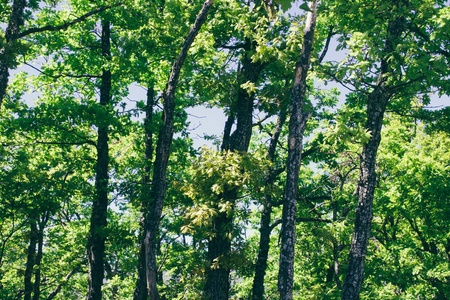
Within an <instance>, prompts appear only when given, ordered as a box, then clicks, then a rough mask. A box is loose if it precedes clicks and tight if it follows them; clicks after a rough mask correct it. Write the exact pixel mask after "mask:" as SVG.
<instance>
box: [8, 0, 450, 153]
mask: <svg viewBox="0 0 450 300" xmlns="http://www.w3.org/2000/svg"><path fill="white" fill-rule="evenodd" d="M302 3H303V1H297V2H296V3H295V4H294V5H293V7H292V8H291V9H290V10H289V11H288V12H287V13H288V14H290V15H298V14H303V13H304V12H303V11H302V10H300V9H299V8H298V7H299V6H300V4H302ZM5 27H6V24H0V28H2V29H3V30H4V29H5ZM336 45H337V41H336V40H332V42H331V44H330V47H329V51H328V53H327V55H326V57H325V61H326V60H331V59H330V58H332V60H334V61H340V60H342V59H343V58H345V56H346V53H345V52H344V51H336ZM299 55H300V53H299ZM33 64H34V65H35V67H37V68H39V61H38V60H37V61H35V62H33ZM18 71H26V72H28V73H29V74H30V75H37V74H38V72H37V71H36V70H35V69H33V68H31V67H29V66H26V65H22V66H21V67H19V68H18V69H17V70H12V71H10V73H11V77H10V80H11V79H13V77H14V74H17V72H18ZM315 85H316V87H317V88H321V89H331V88H333V87H337V88H338V89H339V90H340V91H341V101H340V105H342V103H344V100H345V94H346V93H348V90H347V89H346V88H344V87H343V86H341V85H340V84H337V83H328V84H327V85H326V86H325V85H324V84H323V82H322V83H321V82H315ZM135 86H136V85H135V84H134V85H131V86H130V91H131V95H130V96H129V98H131V99H134V100H143V99H145V91H144V90H143V89H142V88H140V87H137V88H136V87H135ZM37 96H38V93H31V94H29V95H26V96H25V101H26V102H27V103H28V104H32V102H33V101H34V100H35V99H36V98H37ZM431 98H432V102H431V104H430V105H429V106H428V107H429V109H440V108H443V107H445V106H449V105H450V98H449V97H448V96H443V97H440V98H439V97H438V96H437V95H433V96H432V97H431ZM187 113H188V121H189V123H190V125H189V127H188V132H189V133H190V136H191V138H192V139H193V142H194V147H195V148H199V147H201V146H203V145H206V146H208V147H215V146H213V142H212V141H208V140H205V139H204V136H205V135H215V136H217V137H219V138H220V137H221V135H222V133H223V128H224V124H225V121H226V116H225V114H224V112H223V110H221V109H219V108H206V107H203V106H198V107H194V108H189V109H187Z"/></svg>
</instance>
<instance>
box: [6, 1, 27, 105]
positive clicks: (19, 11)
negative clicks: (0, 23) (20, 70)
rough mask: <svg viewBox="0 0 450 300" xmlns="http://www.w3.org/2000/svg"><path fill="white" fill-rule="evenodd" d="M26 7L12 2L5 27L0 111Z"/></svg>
mask: <svg viewBox="0 0 450 300" xmlns="http://www.w3.org/2000/svg"><path fill="white" fill-rule="evenodd" d="M26 5H27V2H26V0H14V2H13V5H12V10H11V15H10V17H9V23H8V27H6V32H5V43H4V44H3V48H2V49H0V110H1V108H2V103H3V98H4V97H5V95H6V88H7V86H8V78H9V68H10V67H11V64H12V63H13V62H14V60H15V57H12V53H14V51H13V49H14V45H15V42H16V41H17V39H18V38H19V33H20V26H22V25H23V23H24V21H23V13H24V10H25V7H26Z"/></svg>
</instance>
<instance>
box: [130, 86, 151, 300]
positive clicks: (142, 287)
mask: <svg viewBox="0 0 450 300" xmlns="http://www.w3.org/2000/svg"><path fill="white" fill-rule="evenodd" d="M154 98H155V90H154V88H153V86H150V87H149V88H148V90H147V104H146V106H145V119H144V129H145V140H144V144H145V153H144V160H145V165H144V175H143V176H142V191H141V196H142V199H141V202H142V204H141V207H142V214H143V217H142V220H141V228H142V229H141V230H142V232H146V230H145V220H146V218H145V214H146V212H148V211H150V202H149V200H150V194H149V191H150V190H149V185H150V172H151V165H152V160H153V130H152V124H153V106H154V103H155V99H154ZM146 283H147V280H146V272H145V241H144V239H143V238H142V239H141V243H140V250H139V261H138V278H137V282H136V287H135V289H134V296H133V300H147V299H148V294H147V284H146Z"/></svg>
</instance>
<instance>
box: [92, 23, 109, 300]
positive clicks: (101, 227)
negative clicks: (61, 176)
mask: <svg viewBox="0 0 450 300" xmlns="http://www.w3.org/2000/svg"><path fill="white" fill-rule="evenodd" d="M110 34H111V30H110V23H109V21H104V20H103V21H102V37H101V43H102V55H103V56H104V57H105V58H106V59H107V60H109V59H110V58H111V44H110ZM110 93H111V72H110V71H109V70H107V69H104V70H103V73H102V83H101V87H100V105H101V106H102V109H104V111H105V112H106V111H108V109H109V108H108V105H109V103H110V99H111V94H110ZM101 115H103V114H99V116H101ZM97 124H98V125H97V127H98V140H97V168H96V177H95V188H96V195H95V197H96V198H95V199H94V201H93V205H92V214H91V223H90V230H89V237H88V244H87V256H88V262H89V278H88V293H87V300H101V299H102V285H103V278H104V273H105V270H104V269H105V268H104V258H105V241H106V236H107V234H106V230H107V211H108V181H109V176H108V167H109V147H108V140H109V137H108V125H109V124H108V121H107V120H103V119H101V118H100V117H98V118H97Z"/></svg>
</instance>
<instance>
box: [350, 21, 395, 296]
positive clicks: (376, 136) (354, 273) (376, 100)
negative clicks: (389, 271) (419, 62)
mask: <svg viewBox="0 0 450 300" xmlns="http://www.w3.org/2000/svg"><path fill="white" fill-rule="evenodd" d="M403 30H404V21H403V19H400V18H399V19H397V20H395V21H389V24H388V28H387V37H386V42H385V46H384V51H383V53H385V57H383V58H382V60H381V69H380V73H379V76H378V81H377V84H376V87H375V88H374V90H373V91H372V92H371V93H370V94H369V95H368V97H367V124H366V128H367V130H368V131H369V132H370V133H371V137H370V140H369V142H368V143H367V144H365V145H364V146H363V151H362V155H361V162H360V176H359V180H358V190H359V191H358V206H357V208H356V216H355V228H354V231H353V237H352V244H351V247H350V253H349V258H348V268H347V275H346V278H345V281H344V286H343V291H342V300H357V299H359V294H360V291H361V286H362V283H363V281H364V261H365V258H366V253H367V245H368V243H369V238H370V231H371V225H372V215H373V212H372V205H373V197H374V193H375V184H376V172H375V163H376V156H377V151H378V146H379V145H380V141H381V127H382V125H383V117H384V112H385V110H386V105H387V103H388V101H389V99H390V98H391V92H390V91H389V89H388V88H387V87H386V81H387V78H388V77H389V76H388V75H389V73H392V70H391V69H390V66H389V62H388V57H387V56H388V55H389V54H390V53H392V52H393V51H394V50H395V46H396V43H398V39H399V38H400V36H401V34H402V32H403Z"/></svg>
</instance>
